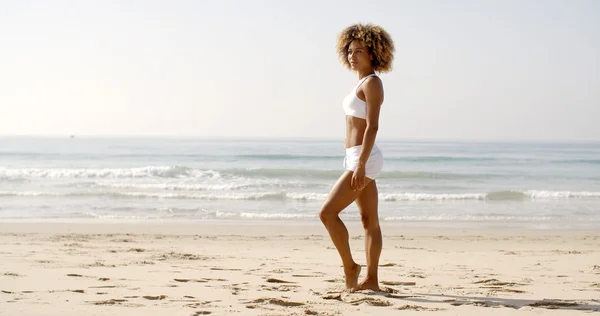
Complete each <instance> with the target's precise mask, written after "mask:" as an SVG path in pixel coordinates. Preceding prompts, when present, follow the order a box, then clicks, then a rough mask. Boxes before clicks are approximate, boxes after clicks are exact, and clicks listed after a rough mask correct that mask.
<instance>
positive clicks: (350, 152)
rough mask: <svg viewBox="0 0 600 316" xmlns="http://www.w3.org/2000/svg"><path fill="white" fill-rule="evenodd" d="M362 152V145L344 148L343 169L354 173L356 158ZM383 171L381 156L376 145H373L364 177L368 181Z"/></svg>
mask: <svg viewBox="0 0 600 316" xmlns="http://www.w3.org/2000/svg"><path fill="white" fill-rule="evenodd" d="M361 150H362V145H358V146H354V147H350V148H346V157H344V169H346V170H350V171H354V170H355V169H356V165H357V164H358V156H359V155H360V151H361ZM381 169H383V154H382V153H381V150H379V148H378V147H377V145H373V149H372V150H371V154H370V155H369V159H367V164H366V166H365V176H366V177H367V178H369V179H375V178H377V176H378V175H379V173H380V172H381Z"/></svg>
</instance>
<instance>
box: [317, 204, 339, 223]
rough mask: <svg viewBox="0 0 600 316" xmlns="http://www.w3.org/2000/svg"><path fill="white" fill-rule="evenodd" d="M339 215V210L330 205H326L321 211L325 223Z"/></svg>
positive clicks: (320, 216)
mask: <svg viewBox="0 0 600 316" xmlns="http://www.w3.org/2000/svg"><path fill="white" fill-rule="evenodd" d="M337 216H338V212H337V211H336V210H334V209H333V208H331V207H330V206H328V205H324V206H323V207H322V208H321V211H320V212H319V218H320V219H321V222H323V223H326V222H329V221H331V220H332V219H335V218H336V217H337Z"/></svg>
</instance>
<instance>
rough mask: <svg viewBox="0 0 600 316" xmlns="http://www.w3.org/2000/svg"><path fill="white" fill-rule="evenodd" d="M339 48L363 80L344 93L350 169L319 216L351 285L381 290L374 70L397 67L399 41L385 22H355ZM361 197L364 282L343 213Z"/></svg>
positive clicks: (378, 90) (378, 99) (379, 88)
mask: <svg viewBox="0 0 600 316" xmlns="http://www.w3.org/2000/svg"><path fill="white" fill-rule="evenodd" d="M337 53H338V55H339V57H340V59H341V60H342V62H343V64H344V65H345V66H346V67H348V68H349V69H350V70H352V71H354V72H355V73H356V74H357V75H358V83H357V84H356V85H355V86H354V88H353V89H352V91H351V92H350V94H349V95H347V96H346V97H345V98H344V101H343V109H344V111H345V113H346V139H345V141H344V147H345V149H346V157H345V158H344V168H345V169H346V171H345V172H344V173H343V174H342V175H341V176H340V178H339V179H338V181H337V182H336V183H335V185H334V186H333V188H332V189H331V192H330V193H329V195H328V198H327V200H326V201H325V203H324V204H323V206H322V208H321V211H320V214H319V216H320V218H321V221H322V222H323V224H324V225H325V227H326V228H327V231H328V232H329V236H330V237H331V240H332V241H333V243H334V245H335V247H336V248H337V250H338V252H339V254H340V257H341V258H342V262H343V264H344V274H345V279H346V287H347V288H348V289H350V290H352V291H354V290H363V289H369V290H374V291H378V290H379V280H378V276H377V267H378V265H379V256H380V254H381V247H382V237H381V229H380V227H379V219H378V214H377V207H378V193H377V185H376V184H375V179H376V178H377V176H378V174H379V172H380V171H381V169H382V168H383V155H382V153H381V151H380V150H379V148H378V147H377V145H376V144H375V138H376V136H377V129H378V126H379V112H380V107H381V105H382V103H383V85H382V82H381V79H380V78H379V77H378V76H377V75H376V74H375V73H377V72H378V73H381V72H388V71H390V70H391V68H392V61H393V57H394V56H393V54H394V43H393V41H392V39H391V38H390V36H389V34H388V33H387V32H386V31H385V30H383V29H382V28H381V27H379V26H376V25H372V24H366V25H365V24H356V25H352V26H349V27H347V28H346V29H344V30H343V31H342V32H341V34H340V35H339V37H338V41H337ZM353 201H356V205H357V206H358V209H359V210H360V215H361V219H362V223H363V227H364V229H365V250H366V256H367V275H366V277H365V279H364V280H363V281H362V282H361V283H360V284H359V283H358V277H359V275H360V270H361V267H360V265H358V264H357V263H356V262H355V261H354V259H353V258H352V253H351V252H350V245H349V242H348V230H347V229H346V226H345V225H344V223H343V222H342V220H341V219H340V218H339V216H338V215H339V213H340V212H341V211H342V210H344V209H345V208H346V207H347V206H348V205H350V203H352V202H353Z"/></svg>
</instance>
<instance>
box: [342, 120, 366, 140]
mask: <svg viewBox="0 0 600 316" xmlns="http://www.w3.org/2000/svg"><path fill="white" fill-rule="evenodd" d="M366 128H367V121H366V120H364V119H361V118H358V117H354V116H349V115H347V116H346V139H345V140H344V147H345V148H350V147H354V146H358V145H362V143H363V137H364V136H365V129H366Z"/></svg>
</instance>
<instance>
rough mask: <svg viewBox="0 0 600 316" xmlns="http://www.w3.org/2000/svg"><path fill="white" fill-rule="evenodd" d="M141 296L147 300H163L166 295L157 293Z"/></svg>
mask: <svg viewBox="0 0 600 316" xmlns="http://www.w3.org/2000/svg"><path fill="white" fill-rule="evenodd" d="M142 297H143V298H145V299H147V300H151V301H156V300H164V299H165V298H167V296H166V295H157V296H152V295H146V296H142Z"/></svg>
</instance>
